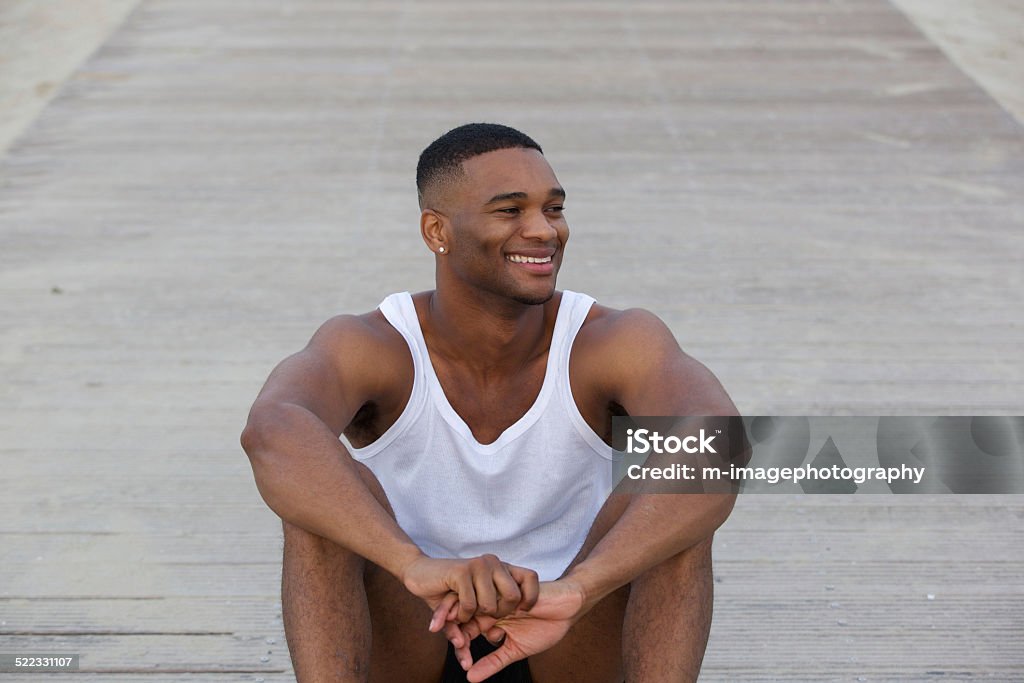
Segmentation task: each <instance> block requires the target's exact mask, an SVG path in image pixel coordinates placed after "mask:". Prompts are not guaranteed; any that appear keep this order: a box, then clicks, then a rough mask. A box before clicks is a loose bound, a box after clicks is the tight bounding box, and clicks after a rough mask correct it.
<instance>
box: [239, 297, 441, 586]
mask: <svg viewBox="0 0 1024 683" xmlns="http://www.w3.org/2000/svg"><path fill="white" fill-rule="evenodd" d="M374 337H375V331H374V330H373V328H372V327H371V326H370V325H369V324H368V323H367V322H365V321H364V320H362V319H359V318H354V317H340V318H335V319H333V320H330V321H328V322H327V323H325V324H324V326H323V327H321V328H320V329H319V330H318V331H317V333H316V334H315V335H314V336H313V338H312V339H311V340H310V342H309V344H308V345H307V346H306V348H305V349H303V350H302V351H300V352H299V353H297V354H295V355H293V356H290V357H289V358H287V359H285V360H284V361H282V362H281V364H280V365H278V366H277V368H275V369H274V371H273V372H272V373H271V375H270V377H269V378H268V379H267V382H266V385H265V386H264V387H263V390H262V391H261V392H260V394H259V396H258V397H257V399H256V402H255V403H254V404H253V406H252V409H251V410H250V412H249V420H248V423H247V424H246V427H245V430H244V431H243V432H242V447H243V448H244V449H245V452H246V453H247V454H248V455H249V460H250V463H251V464H252V469H253V474H254V476H255V479H256V486H257V488H258V489H259V491H260V494H261V495H262V496H263V499H264V501H266V503H267V505H268V506H269V507H270V508H271V509H272V510H273V511H274V512H276V513H277V514H278V515H279V516H280V517H281V518H282V519H284V520H286V521H288V522H290V523H292V524H294V525H296V526H298V527H301V528H303V529H306V530H308V531H310V532H312V533H315V534H317V535H319V536H322V537H324V538H326V539H329V540H331V541H333V542H335V543H337V544H338V545H340V546H343V547H344V548H347V549H348V550H351V551H352V552H355V553H357V554H359V555H361V556H362V557H365V558H366V559H368V560H370V561H371V562H373V563H375V564H377V565H379V566H381V567H383V568H384V569H386V570H387V571H389V572H391V573H392V574H394V575H395V576H401V575H402V573H403V571H404V569H405V567H406V566H407V565H408V564H409V563H410V562H412V561H413V560H414V559H416V558H417V557H419V556H420V554H421V553H420V551H419V549H418V548H417V547H416V545H415V544H414V543H413V542H412V541H411V540H410V539H409V537H408V536H407V535H406V534H405V532H403V531H402V529H401V528H400V527H399V526H398V524H397V522H395V520H394V519H393V518H392V517H391V515H389V514H388V512H387V511H386V510H385V509H384V508H383V507H382V506H381V504H380V503H379V502H378V501H377V499H376V498H375V497H374V496H373V494H372V493H371V492H370V490H369V489H368V488H367V486H366V485H365V484H364V483H363V481H362V478H361V477H360V475H359V472H358V470H357V468H356V464H355V462H354V461H353V460H352V458H351V457H350V456H349V454H348V452H347V451H346V450H345V448H344V446H342V444H341V442H340V441H339V440H338V435H339V434H340V433H341V431H342V430H343V429H344V428H345V426H346V425H348V423H349V422H350V421H351V420H352V418H353V416H354V415H355V414H356V412H357V411H358V410H359V408H360V407H361V406H362V405H363V404H365V403H366V402H367V401H369V400H371V399H373V398H374V393H376V392H378V391H379V390H380V383H379V381H377V380H375V378H374V377H373V376H371V375H370V374H369V373H368V372H367V369H368V368H372V367H376V366H375V364H374V363H373V361H372V359H371V357H370V356H371V355H372V353H373V343H374Z"/></svg>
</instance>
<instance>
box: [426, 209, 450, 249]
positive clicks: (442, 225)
mask: <svg viewBox="0 0 1024 683" xmlns="http://www.w3.org/2000/svg"><path fill="white" fill-rule="evenodd" d="M420 235H421V236H422V237H423V242H424V243H425V244H426V245H427V248H428V249H430V251H432V252H434V253H435V254H441V255H444V254H447V253H448V252H449V251H450V250H451V243H450V241H449V239H448V235H449V231H448V218H447V217H445V216H444V215H443V214H440V213H438V212H437V211H434V210H433V209H423V212H422V213H420Z"/></svg>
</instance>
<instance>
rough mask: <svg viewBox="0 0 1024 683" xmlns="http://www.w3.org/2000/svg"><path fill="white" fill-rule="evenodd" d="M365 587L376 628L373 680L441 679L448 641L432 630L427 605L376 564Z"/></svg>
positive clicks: (431, 681) (430, 682)
mask: <svg viewBox="0 0 1024 683" xmlns="http://www.w3.org/2000/svg"><path fill="white" fill-rule="evenodd" d="M364 585H365V586H366V599H367V603H368V604H369V608H370V623H371V625H372V645H371V654H370V681H372V682H373V683H393V682H394V681H409V682H410V683H418V682H419V681H423V682H424V683H437V681H439V680H441V672H442V670H443V668H444V660H445V654H446V652H447V649H448V640H447V639H446V638H445V637H444V635H443V634H441V633H431V632H430V631H429V630H428V628H427V626H428V624H429V623H430V616H431V612H430V609H429V608H428V607H427V605H426V603H424V602H423V601H422V600H421V599H419V598H418V597H416V596H415V595H413V594H412V593H410V592H409V591H407V590H406V589H405V586H403V585H402V584H401V582H399V581H398V579H396V578H395V577H394V576H392V575H391V574H389V573H388V572H387V571H385V570H383V569H381V568H380V567H377V566H376V565H374V564H370V563H367V565H366V572H365V578H364Z"/></svg>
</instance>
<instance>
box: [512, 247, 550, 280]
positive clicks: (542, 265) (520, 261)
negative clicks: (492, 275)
mask: <svg viewBox="0 0 1024 683" xmlns="http://www.w3.org/2000/svg"><path fill="white" fill-rule="evenodd" d="M505 260H506V261H508V262H509V263H511V264H513V267H515V268H519V269H522V270H525V271H528V272H530V273H535V274H537V275H550V274H551V273H553V272H554V271H555V264H554V251H553V250H551V249H544V250H539V249H538V250H534V251H532V252H529V251H522V252H516V253H514V254H506V255H505Z"/></svg>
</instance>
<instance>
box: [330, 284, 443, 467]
mask: <svg viewBox="0 0 1024 683" xmlns="http://www.w3.org/2000/svg"><path fill="white" fill-rule="evenodd" d="M377 308H378V310H380V312H381V314H383V316H384V318H385V319H387V321H388V323H390V324H391V326H392V327H393V328H395V330H397V331H398V333H399V334H400V335H402V338H403V339H405V344H406V346H408V347H409V355H411V356H412V366H413V380H412V390H411V391H410V392H409V400H408V401H407V402H406V405H405V409H404V410H403V411H402V414H401V415H399V416H398V419H397V420H395V422H394V424H392V425H391V426H390V427H389V428H388V429H387V430H386V431H385V432H384V434H382V435H381V436H380V437H379V438H378V439H377V440H376V441H374V442H373V443H371V444H369V445H368V446H365V447H363V448H355V447H354V446H353V445H352V443H351V442H350V441H349V440H348V437H346V436H345V435H344V434H341V435H340V439H341V442H342V443H343V444H344V445H345V447H346V448H347V449H348V450H349V452H350V453H351V454H352V457H353V458H355V459H356V460H365V459H367V458H370V457H373V456H374V455H377V454H378V453H380V452H381V451H383V450H384V449H385V448H387V446H388V445H390V444H391V443H392V442H394V441H395V439H397V438H398V437H399V436H401V435H402V433H403V432H405V430H406V429H407V428H408V427H409V425H410V424H412V423H414V422H415V421H416V420H417V419H418V418H419V416H420V414H421V413H422V412H423V405H424V402H425V398H426V386H425V382H424V374H423V372H424V365H423V364H424V362H427V363H429V362H430V360H429V356H427V350H426V347H425V346H423V344H422V341H421V340H422V336H421V335H419V334H418V332H419V318H417V317H416V306H415V305H414V304H413V302H412V295H411V294H409V292H397V293H395V294H391V295H389V296H388V297H386V298H385V299H384V301H382V302H381V303H380V305H379V306H378V307H377Z"/></svg>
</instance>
